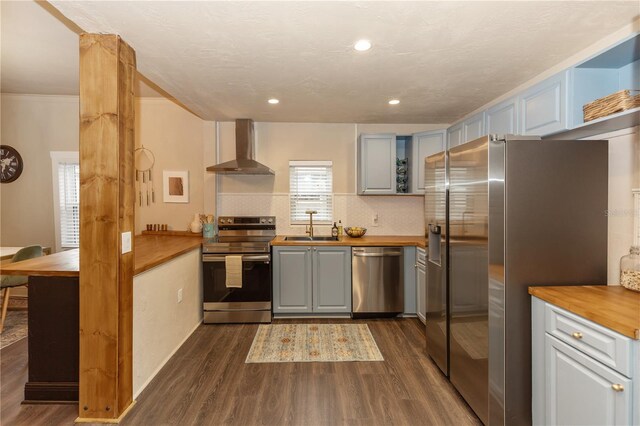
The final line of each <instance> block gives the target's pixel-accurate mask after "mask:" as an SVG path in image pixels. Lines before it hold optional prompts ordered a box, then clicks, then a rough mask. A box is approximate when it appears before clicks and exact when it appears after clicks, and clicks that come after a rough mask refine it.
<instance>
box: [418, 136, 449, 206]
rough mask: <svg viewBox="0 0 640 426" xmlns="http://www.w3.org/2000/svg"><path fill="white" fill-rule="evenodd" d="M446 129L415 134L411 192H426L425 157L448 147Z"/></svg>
mask: <svg viewBox="0 0 640 426" xmlns="http://www.w3.org/2000/svg"><path fill="white" fill-rule="evenodd" d="M445 138H446V130H436V131H433V132H421V133H415V134H414V135H413V138H412V139H413V142H412V145H413V146H412V148H413V155H412V159H413V163H412V164H411V173H412V176H411V182H412V183H411V186H410V188H411V192H412V193H414V194H423V193H424V159H425V158H426V157H428V156H430V155H432V154H436V153H438V152H442V151H444V150H445V149H446V141H445Z"/></svg>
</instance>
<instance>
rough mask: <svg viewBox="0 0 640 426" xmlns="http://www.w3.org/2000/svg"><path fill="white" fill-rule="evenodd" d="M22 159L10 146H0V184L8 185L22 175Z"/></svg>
mask: <svg viewBox="0 0 640 426" xmlns="http://www.w3.org/2000/svg"><path fill="white" fill-rule="evenodd" d="M22 166H23V164H22V157H21V156H20V153H19V152H18V151H17V150H16V149H15V148H14V147H12V146H9V145H0V182H2V183H9V182H13V181H14V180H16V179H18V178H19V177H20V174H22Z"/></svg>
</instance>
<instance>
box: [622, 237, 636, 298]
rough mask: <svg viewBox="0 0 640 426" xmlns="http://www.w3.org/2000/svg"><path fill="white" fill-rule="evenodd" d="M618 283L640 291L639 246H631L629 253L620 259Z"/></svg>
mask: <svg viewBox="0 0 640 426" xmlns="http://www.w3.org/2000/svg"><path fill="white" fill-rule="evenodd" d="M620 284H621V285H622V286H623V287H625V288H628V289H629V290H635V291H640V246H631V249H630V250H629V254H628V255H626V256H622V259H620Z"/></svg>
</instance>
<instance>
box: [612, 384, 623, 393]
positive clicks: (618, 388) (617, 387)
mask: <svg viewBox="0 0 640 426" xmlns="http://www.w3.org/2000/svg"><path fill="white" fill-rule="evenodd" d="M611 389H613V390H614V391H616V392H622V391H623V390H624V386H622V385H621V384H619V383H616V384H613V385H611Z"/></svg>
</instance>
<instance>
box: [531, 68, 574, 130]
mask: <svg viewBox="0 0 640 426" xmlns="http://www.w3.org/2000/svg"><path fill="white" fill-rule="evenodd" d="M568 76H569V71H563V72H561V73H559V74H556V75H554V76H553V77H551V78H548V79H546V80H544V81H543V82H541V83H538V84H536V85H535V86H532V87H530V88H529V89H527V90H525V91H524V92H522V94H521V95H520V131H521V133H522V134H523V135H535V136H543V135H548V134H550V133H556V132H560V131H562V130H566V129H567V128H568V126H567V101H568V93H567V90H568V87H569V86H568V78H569V77H568Z"/></svg>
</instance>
